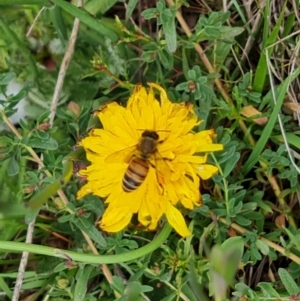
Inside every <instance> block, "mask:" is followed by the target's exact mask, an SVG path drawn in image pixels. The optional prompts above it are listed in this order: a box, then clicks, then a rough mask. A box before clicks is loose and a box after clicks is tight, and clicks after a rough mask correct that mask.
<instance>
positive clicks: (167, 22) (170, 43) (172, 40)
mask: <svg viewBox="0 0 300 301" xmlns="http://www.w3.org/2000/svg"><path fill="white" fill-rule="evenodd" d="M161 22H162V27H163V31H164V34H165V39H166V43H167V48H168V50H169V51H170V52H171V53H173V52H175V51H176V48H177V34H176V26H175V15H173V14H172V12H171V10H170V9H164V10H163V12H162V14H161Z"/></svg>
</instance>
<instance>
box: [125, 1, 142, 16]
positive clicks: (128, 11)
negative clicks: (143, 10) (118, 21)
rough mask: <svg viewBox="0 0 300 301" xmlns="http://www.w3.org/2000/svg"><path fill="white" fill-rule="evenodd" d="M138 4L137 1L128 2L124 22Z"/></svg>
mask: <svg viewBox="0 0 300 301" xmlns="http://www.w3.org/2000/svg"><path fill="white" fill-rule="evenodd" d="M138 2H139V0H129V1H128V4H127V8H126V13H125V18H126V20H128V19H129V18H130V17H131V15H132V13H133V11H134V9H135V7H136V5H137V3H138Z"/></svg>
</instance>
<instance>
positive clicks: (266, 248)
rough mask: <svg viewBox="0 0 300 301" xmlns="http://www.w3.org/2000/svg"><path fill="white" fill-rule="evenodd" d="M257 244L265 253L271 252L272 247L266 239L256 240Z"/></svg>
mask: <svg viewBox="0 0 300 301" xmlns="http://www.w3.org/2000/svg"><path fill="white" fill-rule="evenodd" d="M255 245H256V246H257V248H258V249H259V250H260V251H261V252H262V253H263V254H264V255H268V254H269V252H270V248H269V246H268V244H267V243H266V242H265V241H262V240H259V239H258V240H257V241H256V242H255Z"/></svg>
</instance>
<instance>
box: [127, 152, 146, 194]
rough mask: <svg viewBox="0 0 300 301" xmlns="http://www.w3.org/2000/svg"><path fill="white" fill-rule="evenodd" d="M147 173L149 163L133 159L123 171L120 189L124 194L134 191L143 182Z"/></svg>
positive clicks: (136, 158)
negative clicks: (121, 188)
mask: <svg viewBox="0 0 300 301" xmlns="http://www.w3.org/2000/svg"><path fill="white" fill-rule="evenodd" d="M148 171H149V163H148V161H147V160H145V159H141V158H138V157H133V158H132V159H131V161H130V163H129V165H128V167H127V169H126V171H125V174H124V177H123V182H122V187H123V190H124V191H125V192H131V191H134V190H136V189H137V188H138V187H139V186H141V184H142V183H143V182H144V180H145V178H146V177H147V174H148Z"/></svg>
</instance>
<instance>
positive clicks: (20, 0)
mask: <svg viewBox="0 0 300 301" xmlns="http://www.w3.org/2000/svg"><path fill="white" fill-rule="evenodd" d="M30 4H37V5H50V2H49V1H47V0H26V1H24V0H0V5H10V6H13V5H30Z"/></svg>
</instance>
